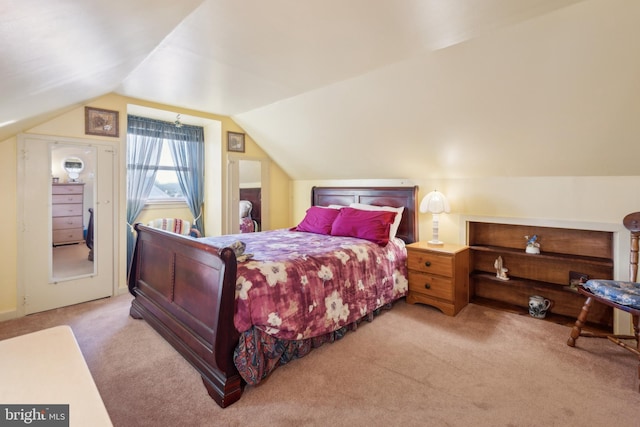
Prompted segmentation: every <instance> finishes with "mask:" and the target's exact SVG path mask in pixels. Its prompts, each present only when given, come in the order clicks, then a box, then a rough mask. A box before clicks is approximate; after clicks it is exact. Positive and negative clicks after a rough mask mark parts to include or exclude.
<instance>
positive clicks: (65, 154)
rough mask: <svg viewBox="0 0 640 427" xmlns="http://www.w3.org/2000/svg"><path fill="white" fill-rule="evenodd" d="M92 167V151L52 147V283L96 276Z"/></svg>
mask: <svg viewBox="0 0 640 427" xmlns="http://www.w3.org/2000/svg"><path fill="white" fill-rule="evenodd" d="M95 165H96V149H95V147H87V146H80V145H71V144H69V145H65V144H59V143H56V144H53V145H52V146H51V176H52V183H51V268H50V269H49V276H50V278H51V282H54V283H55V282H59V281H62V280H69V279H72V278H78V277H81V276H88V275H94V274H96V268H97V267H96V265H95V262H94V258H95V257H94V253H93V250H94V245H95V243H94V239H95V236H94V232H93V215H94V212H95V211H96V210H95V197H94V194H95V176H96V174H95V167H96V166H95Z"/></svg>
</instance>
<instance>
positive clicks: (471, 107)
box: [0, 0, 640, 179]
mask: <svg viewBox="0 0 640 427" xmlns="http://www.w3.org/2000/svg"><path fill="white" fill-rule="evenodd" d="M638 3H640V2H635V1H633V0H626V1H625V0H584V1H580V0H481V1H480V0H305V1H300V0H269V1H265V0H181V1H178V2H177V1H168V0H111V1H109V2H105V1H101V0H55V1H54V0H4V1H3V2H2V3H0V52H1V54H2V61H1V62H0V77H1V79H0V93H1V94H2V96H1V97H0V124H1V123H3V122H7V121H13V120H16V121H17V122H18V124H17V125H14V126H13V127H12V126H9V127H8V128H9V129H12V130H13V129H18V130H20V129H19V128H17V126H18V125H19V123H21V122H22V121H25V120H28V119H29V118H32V117H34V116H39V115H42V114H46V113H47V112H50V111H55V110H60V109H64V108H65V107H69V106H72V105H75V104H79V103H83V102H86V101H87V100H90V99H93V98H96V97H99V96H101V95H104V94H106V93H110V92H116V93H119V94H122V95H125V96H129V97H133V98H139V99H143V100H149V101H155V102H159V103H163V104H168V105H174V106H177V107H184V108H189V109H193V110H199V111H204V112H209V113H215V114H220V115H228V116H232V117H233V118H234V119H235V120H236V121H237V122H238V123H239V124H240V125H241V126H243V128H244V129H245V130H246V131H247V132H248V133H249V134H250V135H251V136H252V138H253V139H254V140H256V142H257V143H258V144H260V145H261V147H262V148H263V149H265V151H267V152H268V153H269V154H270V155H271V156H272V158H273V159H274V160H275V161H276V162H278V163H279V164H280V165H281V166H282V167H283V168H284V169H285V171H287V172H288V173H289V174H290V175H291V176H292V178H294V179H331V178H336V179H340V178H345V179H346V178H405V177H408V178H416V177H429V176H463V175H474V174H483V175H487V174H491V173H492V172H491V170H493V171H495V173H497V174H500V175H504V174H514V175H519V174H531V175H535V174H538V173H541V174H551V175H563V174H567V173H568V174H574V175H580V174H581V172H580V170H584V169H581V168H580V167H579V166H578V165H575V164H568V165H567V162H566V161H565V162H564V166H563V165H562V164H559V163H557V162H552V163H553V164H552V165H550V166H546V165H544V164H538V165H536V167H535V168H534V167H524V168H523V167H521V166H518V167H516V166H515V165H514V164H513V163H515V162H513V160H511V161H510V162H509V163H510V165H505V164H504V163H505V162H504V160H500V158H502V157H501V156H497V157H496V156H495V155H493V156H492V152H493V153H495V152H496V151H498V152H500V153H504V154H506V155H510V156H511V157H507V158H509V159H513V158H514V157H513V156H515V157H516V158H517V157H518V156H522V157H523V159H522V160H523V162H526V158H527V156H529V155H531V154H536V153H537V150H538V151H539V150H542V151H543V152H550V153H553V151H554V150H556V148H557V145H556V142H557V139H558V138H561V137H563V134H562V132H567V133H569V134H570V135H569V136H570V138H569V139H571V140H573V139H577V138H578V137H580V136H581V134H579V133H578V134H575V132H573V131H572V130H566V129H565V130H563V129H561V128H562V123H557V122H556V121H555V118H554V117H545V116H544V114H541V113H540V112H539V111H533V110H535V109H536V108H540V109H543V110H547V106H545V105H544V102H542V100H541V99H536V97H537V96H540V98H542V93H541V92H540V90H537V89H536V88H533V90H532V89H531V88H530V87H529V88H526V89H525V86H527V85H530V83H534V84H535V83H536V82H535V80H536V79H544V81H542V83H543V85H541V86H542V89H541V90H544V91H550V92H548V93H546V95H553V94H554V93H555V92H553V90H554V89H558V88H562V89H563V90H569V91H571V90H575V93H574V94H572V95H575V96H576V97H577V99H575V100H574V102H581V101H582V100H581V99H580V96H581V95H580V91H581V89H582V88H583V86H582V85H585V86H584V87H591V86H590V85H591V84H592V83H593V81H594V80H592V79H596V78H599V77H602V76H603V75H605V74H604V73H607V72H608V73H610V72H611V71H610V70H599V69H597V70H596V71H594V73H595V74H593V75H589V76H587V77H585V78H584V79H583V80H581V77H576V78H574V77H575V74H574V73H575V71H576V68H575V67H578V66H579V67H583V66H585V65H592V64H591V62H594V61H593V58H592V55H595V54H597V55H605V56H607V57H606V58H603V59H608V60H612V61H618V60H620V58H621V57H624V56H625V55H627V56H628V52H625V51H622V50H621V51H618V49H617V47H618V46H619V39H620V36H619V33H620V32H621V31H622V32H625V33H624V37H623V41H626V42H629V43H630V42H631V41H633V42H634V43H635V40H637V37H636V36H639V35H640V34H639V33H638V30H636V29H634V28H635V27H640V26H638V25H637V22H638V18H640V15H639V12H640V8H639V7H638ZM609 10H611V11H613V12H612V16H611V19H607V16H604V17H603V16H602V14H601V12H602V11H607V12H608V11H609ZM625 10H628V12H625ZM611 32H613V33H614V34H613V35H611V34H610V33H611ZM603 36H604V37H605V38H604V40H603ZM594 42H595V43H596V46H594V45H593V43H594ZM598 43H601V45H598ZM608 43H615V45H613V46H612V45H608ZM589 49H592V50H591V51H590V50H589ZM634 49H635V48H634ZM611 50H613V52H611ZM567 52H570V53H571V55H569V57H567ZM634 52H635V53H637V50H634ZM574 53H575V56H573V54H574ZM635 56H637V55H634V57H635ZM627 60H628V59H627ZM595 63H596V65H598V64H599V62H598V61H595ZM637 63H638V61H637V60H635V59H634V60H633V62H632V63H631V64H622V65H633V66H635V65H637ZM596 68H597V67H596ZM635 71H636V70H635V69H634V68H633V67H630V68H629V69H628V72H623V73H617V74H619V78H621V79H622V78H624V79H630V80H629V81H630V83H635V82H636V81H637V77H635V76H636V75H637V74H634V72H635ZM554 73H556V75H555V76H554ZM608 76H609V77H607V78H609V79H610V76H611V74H609V75H608ZM532 78H533V79H534V81H533V82H532ZM555 79H557V81H556V80H555ZM574 84H575V85H576V86H575V87H571V86H572V85H574ZM567 85H569V88H568V89H567ZM505 87H506V89H505ZM625 87H626V86H625ZM633 89H634V90H637V89H638V85H637V84H634V86H633ZM523 90H524V91H525V92H526V93H524V95H526V96H527V97H530V98H532V99H531V100H530V102H527V103H523V102H522V100H521V99H518V97H517V96H516V95H517V93H518V92H521V91H523ZM605 91H606V90H605ZM611 91H612V92H615V93H609V92H610V91H606V92H607V96H608V98H607V100H608V101H609V102H611V103H616V102H620V101H630V100H629V99H621V98H620V97H623V98H624V97H625V95H624V93H626V94H627V95H626V96H628V91H627V92H625V91H623V90H620V88H619V87H614V88H612V89H611ZM514 98H515V99H514ZM551 98H553V96H551ZM549 101H551V106H550V108H551V110H552V111H553V109H554V106H555V105H556V103H555V101H554V100H553V99H551V100H549V99H547V102H549ZM632 102H634V103H635V101H632ZM461 103H462V104H461ZM496 103H497V105H498V107H496ZM570 105H575V103H574V104H566V105H564V107H563V108H569V106H570ZM560 106H561V107H562V106H563V104H562V103H560ZM622 106H625V105H622ZM622 106H621V107H622ZM634 106H635V104H634ZM558 108H559V107H558ZM556 112H557V113H562V112H563V111H562V110H560V111H556ZM615 112H616V113H618V110H617V109H616V110H615ZM516 113H517V114H516ZM586 113H589V114H587V117H591V114H595V113H596V112H595V111H587V112H586ZM586 113H585V114H586ZM518 114H519V115H518ZM605 114H607V112H605ZM608 114H613V112H612V111H611V110H609V112H608ZM512 115H513V116H512ZM522 116H526V117H531V118H530V119H529V120H523V119H522ZM616 117H619V114H618V115H617V116H616ZM504 119H508V120H510V121H511V122H513V121H516V124H517V125H518V126H521V127H520V128H519V129H521V130H522V134H521V135H517V134H516V135H514V133H515V130H517V129H518V127H515V126H511V125H510V126H507V129H505V130H503V131H501V129H502V126H501V123H504V122H501V120H504ZM531 120H543V121H549V122H550V123H549V124H550V125H552V126H553V128H554V129H555V130H554V131H553V132H551V131H548V132H549V134H546V132H547V131H545V130H542V131H541V130H540V129H537V130H535V131H533V132H534V135H529V136H528V135H527V131H528V130H529V129H531V126H532V125H535V123H532V122H531ZM572 120H577V119H572ZM518 121H521V123H518ZM570 121H571V120H570ZM538 127H540V126H538ZM558 127H560V129H558ZM592 130H593V129H592ZM598 130H602V129H601V128H599V129H598ZM2 131H3V129H2V128H0V140H2V138H1V137H2V136H3V134H2ZM572 132H573V133H572ZM14 133H15V132H14ZM505 133H509V135H505ZM564 136H566V135H564ZM520 139H522V142H519V141H518V140H520ZM541 141H544V143H546V142H550V145H549V146H540V145H539V143H540V142H541ZM587 142H589V141H587ZM596 142H597V141H593V143H596ZM544 143H543V145H544ZM492 144H495V145H492ZM531 144H534V145H531ZM480 146H482V147H484V148H483V149H480V148H478V147H480ZM310 152H313V153H314V155H313V157H311V156H309V153H310ZM387 152H389V153H391V154H390V155H389V156H385V155H384V154H383V155H382V156H381V155H380V153H387ZM336 153H340V155H336ZM465 153H467V154H468V155H466V156H465V155H464V154H465ZM559 154H562V155H563V154H564V153H563V152H561V153H559ZM583 157H584V156H578V158H577V161H584V160H585V159H584V158H583ZM381 159H382V160H381ZM565 160H566V159H565ZM587 160H588V159H587ZM481 161H484V162H485V163H486V165H487V166H486V167H485V169H484V170H481V168H479V167H478V166H477V164H478V163H479V162H481ZM487 168H489V169H487ZM491 168H493V169H491ZM575 172H577V173H575ZM602 173H604V174H609V172H607V171H603V172H602Z"/></svg>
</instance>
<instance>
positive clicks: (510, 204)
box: [292, 176, 640, 278]
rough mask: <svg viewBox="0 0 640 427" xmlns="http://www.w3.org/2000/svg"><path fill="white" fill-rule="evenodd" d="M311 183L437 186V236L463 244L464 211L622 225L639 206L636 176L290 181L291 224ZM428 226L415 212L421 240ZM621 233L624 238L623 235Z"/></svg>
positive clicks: (623, 258) (624, 257) (424, 189)
mask: <svg viewBox="0 0 640 427" xmlns="http://www.w3.org/2000/svg"><path fill="white" fill-rule="evenodd" d="M314 185H319V186H327V185H338V186H339V185H418V186H419V188H420V190H419V197H420V199H422V197H424V196H425V195H426V194H427V193H428V192H429V191H431V190H432V189H434V188H435V189H438V190H439V191H441V192H443V193H444V194H445V195H446V196H447V198H448V199H449V202H450V204H451V213H450V214H442V215H440V228H439V234H440V239H441V240H444V241H446V242H449V243H463V244H464V243H466V233H465V219H466V218H467V217H470V216H481V217H490V218H513V219H519V220H520V221H523V222H525V223H526V222H530V223H535V224H540V223H549V224H551V225H552V226H553V224H556V223H558V224H563V225H567V226H568V225H572V226H575V227H576V228H580V227H587V228H589V227H597V226H598V225H599V224H601V225H602V226H604V227H607V228H615V229H623V228H622V218H623V217H624V216H625V215H626V214H628V213H630V212H635V211H638V210H640V195H639V194H638V193H637V192H633V191H629V189H631V188H638V185H640V176H628V177H536V178H517V177H516V178H514V177H492V178H473V179H449V180H428V179H416V180H349V181H295V182H294V183H293V191H292V195H293V199H294V202H295V203H294V205H293V222H294V225H295V223H298V222H300V221H301V220H302V218H303V217H304V214H305V210H306V209H307V208H308V207H309V205H310V194H311V187H313V186H314ZM431 227H432V223H431V215H429V214H420V216H419V230H420V231H419V235H420V239H421V240H428V239H430V238H431ZM623 238H624V239H627V238H628V234H626V235H623ZM623 243H624V242H623ZM627 263H628V254H627V253H621V254H620V259H617V260H616V265H618V266H619V267H621V268H619V269H617V273H618V275H619V277H620V278H625V276H626V274H627V273H626V271H627Z"/></svg>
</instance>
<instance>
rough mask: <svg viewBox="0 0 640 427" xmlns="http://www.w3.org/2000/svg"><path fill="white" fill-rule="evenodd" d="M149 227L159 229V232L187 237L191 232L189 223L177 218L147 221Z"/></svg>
mask: <svg viewBox="0 0 640 427" xmlns="http://www.w3.org/2000/svg"><path fill="white" fill-rule="evenodd" d="M147 225H148V226H149V227H153V228H159V229H160V230H165V231H171V232H173V233H177V234H183V235H185V236H188V235H189V233H190V231H191V223H190V222H189V221H185V220H183V219H179V218H157V219H154V220H153V221H149V223H148V224H147Z"/></svg>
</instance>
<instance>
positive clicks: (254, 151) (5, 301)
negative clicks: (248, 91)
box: [0, 94, 291, 320]
mask: <svg viewBox="0 0 640 427" xmlns="http://www.w3.org/2000/svg"><path fill="white" fill-rule="evenodd" d="M128 104H136V105H142V106H146V107H151V108H157V109H164V110H168V111H173V112H175V113H180V114H185V115H187V114H188V115H191V116H197V117H202V118H204V119H210V120H212V121H218V122H219V123H220V125H218V126H214V125H212V127H211V129H208V130H212V129H214V130H215V131H218V132H219V133H220V136H219V138H212V142H210V141H207V144H209V146H207V147H206V149H205V156H206V159H205V161H206V165H207V170H206V172H205V173H206V175H207V178H206V179H207V182H206V185H205V191H206V193H207V194H206V199H205V211H206V215H205V228H206V230H207V231H208V233H209V231H212V232H213V233H214V234H217V233H219V232H220V231H221V230H223V227H222V224H224V223H225V222H224V220H225V216H226V209H227V206H226V202H225V197H226V190H225V186H226V175H227V173H226V132H227V131H229V130H231V131H235V132H244V131H243V129H241V128H240V127H239V126H238V125H236V124H235V123H234V122H233V120H232V119H231V118H229V117H223V116H217V115H213V114H207V113H202V112H197V111H192V110H187V109H182V108H177V107H173V106H165V105H159V104H155V103H149V102H146V101H141V100H136V99H131V98H126V97H122V96H119V95H115V94H109V95H105V96H103V97H100V98H98V99H95V100H92V101H88V102H87V104H86V105H88V106H93V107H98V108H105V109H109V110H116V111H119V113H120V136H119V138H118V139H117V141H118V143H119V146H120V147H121V149H120V150H119V156H120V158H119V170H120V177H119V178H120V183H119V194H118V203H119V207H120V212H119V215H118V217H119V218H120V221H119V227H118V228H119V229H118V230H114V233H117V235H118V236H123V238H121V239H120V241H119V245H118V253H117V264H118V265H119V267H118V274H117V275H116V280H117V281H118V289H119V291H120V292H126V272H125V269H124V265H125V259H126V241H125V239H124V236H125V235H126V234H125V233H126V231H127V225H126V167H125V156H126V152H125V148H126V114H127V105H128ZM84 106H85V105H81V106H78V107H76V108H73V109H71V110H68V111H66V112H64V113H62V114H61V115H60V116H58V117H56V118H54V119H52V120H49V121H47V122H45V123H42V124H40V125H37V126H35V127H33V128H31V129H27V130H25V133H27V134H39V135H51V136H59V137H71V138H82V139H84V140H93V139H102V137H96V136H90V135H85V134H84ZM105 139H108V140H109V141H111V142H113V141H114V138H105ZM16 149H17V137H12V138H9V139H6V140H4V141H2V142H0V179H1V180H2V183H3V190H2V192H1V193H0V204H1V205H2V206H3V208H2V209H0V221H2V224H5V226H4V227H0V239H1V240H2V242H3V245H2V254H1V255H0V271H2V275H1V276H0V277H1V279H0V320H3V319H7V318H11V317H14V316H15V315H16V308H17V307H16V304H17V301H16V299H17V280H18V279H17V277H18V273H17V268H18V267H17V265H18V260H17V247H18V238H19V235H20V234H19V231H18V230H19V224H18V220H19V218H17V190H16V189H17V167H18V162H17V152H16ZM234 154H236V155H238V153H234ZM239 155H240V156H243V155H246V156H250V157H254V158H255V157H262V158H267V159H268V156H267V155H266V154H265V153H264V151H263V150H262V149H260V147H258V146H257V144H255V142H254V141H253V139H252V138H251V137H250V136H249V135H247V137H246V153H244V154H239ZM269 163H270V185H271V194H272V197H273V202H272V203H271V205H270V213H271V218H272V220H271V224H270V228H279V227H282V226H288V224H289V218H290V212H291V205H290V200H291V198H290V195H289V188H290V179H289V177H288V176H287V175H286V173H284V171H282V169H281V168H280V167H279V166H278V165H277V164H276V163H275V162H273V161H271V162H269ZM188 212H189V211H188V209H186V207H185V208H184V209H183V208H177V209H176V208H168V209H167V208H166V207H163V208H160V209H159V210H149V209H146V210H145V211H143V213H142V214H141V216H140V218H139V220H140V221H141V222H143V221H147V220H149V219H153V218H157V217H164V216H179V217H185V216H184V215H187V216H186V218H189V216H190V214H189V213H188Z"/></svg>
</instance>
